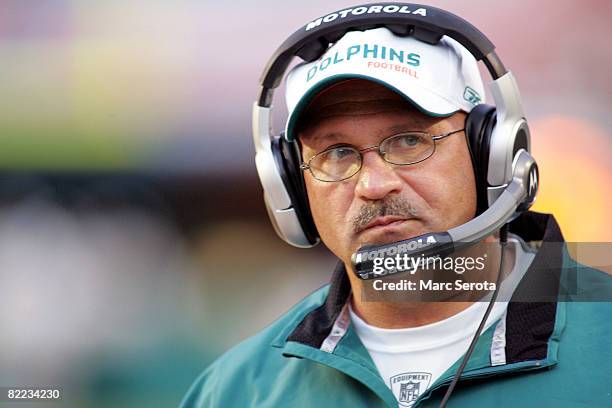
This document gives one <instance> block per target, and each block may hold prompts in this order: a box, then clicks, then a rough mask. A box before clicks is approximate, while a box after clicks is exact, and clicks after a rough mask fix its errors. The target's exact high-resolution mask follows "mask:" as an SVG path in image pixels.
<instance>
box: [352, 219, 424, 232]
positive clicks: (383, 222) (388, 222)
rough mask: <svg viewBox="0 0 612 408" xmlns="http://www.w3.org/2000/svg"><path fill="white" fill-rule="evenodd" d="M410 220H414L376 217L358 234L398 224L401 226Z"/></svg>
mask: <svg viewBox="0 0 612 408" xmlns="http://www.w3.org/2000/svg"><path fill="white" fill-rule="evenodd" d="M410 219H413V218H406V217H398V216H394V215H387V216H385V217H376V218H374V219H373V220H372V221H370V222H369V223H368V224H366V226H365V227H363V228H362V229H360V230H359V231H357V232H358V233H359V232H363V231H367V230H370V229H372V228H376V227H385V226H392V225H397V224H400V223H401V222H402V221H408V220H410Z"/></svg>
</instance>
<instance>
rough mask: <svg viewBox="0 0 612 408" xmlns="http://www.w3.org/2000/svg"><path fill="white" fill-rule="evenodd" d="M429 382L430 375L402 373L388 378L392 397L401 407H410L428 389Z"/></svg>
mask: <svg viewBox="0 0 612 408" xmlns="http://www.w3.org/2000/svg"><path fill="white" fill-rule="evenodd" d="M430 380H431V374H430V373H402V374H398V375H395V376H393V377H391V378H389V382H390V383H391V390H392V391H393V395H395V398H397V402H399V405H400V406H402V407H411V406H412V404H414V402H415V401H416V400H417V398H419V397H420V396H421V393H423V392H425V390H426V389H427V387H429V381H430Z"/></svg>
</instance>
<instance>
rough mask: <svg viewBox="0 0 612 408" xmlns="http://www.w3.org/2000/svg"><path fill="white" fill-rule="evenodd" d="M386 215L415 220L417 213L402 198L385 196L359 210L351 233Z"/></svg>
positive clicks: (353, 221) (354, 218)
mask: <svg viewBox="0 0 612 408" xmlns="http://www.w3.org/2000/svg"><path fill="white" fill-rule="evenodd" d="M387 215H393V216H397V217H404V218H415V217H416V216H417V215H418V211H417V209H416V208H415V207H414V206H412V204H410V202H409V201H408V200H406V199H404V198H401V197H397V196H387V197H385V198H384V199H382V200H378V201H372V202H369V203H366V204H364V205H363V206H362V207H361V208H360V209H359V213H358V214H357V215H356V216H355V217H353V220H352V223H353V231H354V232H355V233H357V232H359V231H361V230H363V229H364V228H365V227H366V226H367V225H368V224H369V223H370V222H372V220H374V219H375V218H377V217H384V216H387Z"/></svg>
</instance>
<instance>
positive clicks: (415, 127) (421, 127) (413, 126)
mask: <svg viewBox="0 0 612 408" xmlns="http://www.w3.org/2000/svg"><path fill="white" fill-rule="evenodd" d="M426 125H427V124H425V123H422V122H419V121H414V122H412V123H402V124H397V125H392V126H389V127H388V128H385V129H384V132H383V134H384V135H386V136H392V135H396V134H398V133H403V132H411V131H414V132H427V130H428V129H429V128H430V126H426Z"/></svg>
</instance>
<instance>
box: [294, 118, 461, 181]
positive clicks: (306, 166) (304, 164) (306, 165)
mask: <svg viewBox="0 0 612 408" xmlns="http://www.w3.org/2000/svg"><path fill="white" fill-rule="evenodd" d="M464 130H465V128H461V129H457V130H452V131H450V132H447V133H442V134H441V135H432V134H430V133H427V132H422V131H418V130H408V131H406V132H400V133H396V134H394V135H391V136H387V137H385V138H384V139H383V140H381V141H380V143H379V144H377V145H375V146H368V147H364V148H363V149H357V148H356V147H355V146H353V145H349V144H347V145H339V146H338V145H335V146H331V147H328V148H327V149H325V150H322V151H320V152H318V153H316V154H315V155H314V156H312V157H311V158H310V159H308V161H307V162H302V163H301V164H300V170H302V171H305V170H308V171H310V175H311V176H312V177H313V178H314V179H315V180H318V181H321V182H323V183H337V182H339V181H344V180H348V179H350V178H351V177H353V176H354V175H355V174H357V173H359V172H360V171H361V168H362V167H363V153H364V152H367V151H370V150H374V149H378V154H379V155H380V157H381V158H382V159H383V160H384V161H385V162H386V163H389V164H393V165H395V166H411V165H413V164H417V163H421V162H423V161H425V160H427V159H429V158H430V157H431V156H433V155H434V153H435V152H436V142H437V141H438V140H442V139H444V138H447V137H449V136H452V135H454V134H455V133H459V132H463V131H464ZM406 133H419V134H421V135H427V136H431V140H432V142H433V149H432V151H431V154H430V155H429V156H427V157H425V158H423V159H420V160H418V161H415V162H411V163H401V164H397V163H393V162H390V161H388V160H387V159H385V153H386V152H383V151H381V150H380V147H381V146H382V145H383V144H384V142H385V141H387V140H389V139H391V138H394V137H397V136H401V135H404V134H406ZM340 147H350V148H352V149H353V150H355V151H356V152H357V153H359V159H360V160H359V161H360V163H359V168H358V169H357V171H356V172H355V173H353V174H351V175H350V176H347V177H344V178H341V179H339V180H321V179H319V178H317V177H316V176H315V175H314V173H313V172H312V168H311V167H310V162H312V161H313V160H314V159H315V158H316V157H317V156H319V155H321V154H323V153H325V152H328V151H330V150H333V149H337V148H340Z"/></svg>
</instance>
